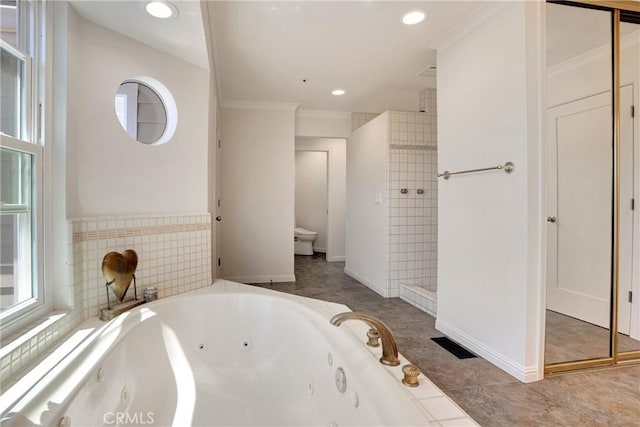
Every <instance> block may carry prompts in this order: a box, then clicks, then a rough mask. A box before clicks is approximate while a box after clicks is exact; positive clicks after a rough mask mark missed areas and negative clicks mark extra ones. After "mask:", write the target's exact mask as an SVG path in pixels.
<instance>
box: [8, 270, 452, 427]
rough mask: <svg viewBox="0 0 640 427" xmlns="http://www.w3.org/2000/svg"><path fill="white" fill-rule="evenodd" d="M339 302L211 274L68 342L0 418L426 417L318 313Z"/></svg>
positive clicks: (356, 327) (299, 422)
mask: <svg viewBox="0 0 640 427" xmlns="http://www.w3.org/2000/svg"><path fill="white" fill-rule="evenodd" d="M347 310H348V309H347V307H346V306H343V305H340V304H333V303H327V302H323V301H318V300H311V299H308V298H301V297H296V296H292V295H287V294H282V293H278V292H273V291H269V290H265V289H261V288H256V287H252V286H246V285H240V284H236V283H233V282H228V281H223V280H220V281H217V282H216V283H215V284H214V285H213V286H211V287H208V288H205V289H201V290H198V291H194V292H190V293H187V294H183V295H180V296H176V297H171V298H166V299H161V300H158V301H156V302H154V303H151V304H145V305H143V306H141V307H140V308H138V309H135V310H133V311H131V312H129V313H126V314H124V315H121V316H119V317H118V318H116V319H114V320H113V321H112V322H110V323H108V324H107V325H105V326H104V327H103V328H101V329H100V330H98V331H97V332H96V333H94V334H93V335H92V337H90V338H89V339H88V340H87V341H86V342H85V343H83V344H82V345H81V346H79V347H78V348H77V349H76V350H74V351H73V352H72V353H71V354H70V355H69V356H68V357H67V358H65V359H64V360H63V362H62V363H60V364H59V365H58V366H56V368H54V369H53V370H52V371H51V372H49V374H47V375H46V376H45V377H44V378H43V379H42V380H41V381H40V382H39V383H38V384H37V385H36V387H34V388H33V389H32V390H31V391H30V392H29V393H28V394H26V395H25V396H23V398H22V399H21V400H20V401H19V402H18V403H17V404H16V405H15V406H14V407H13V408H12V410H11V411H10V414H4V416H5V417H6V418H5V420H4V421H3V425H56V426H57V425H59V423H60V420H61V419H62V418H63V417H67V418H66V422H68V423H69V424H68V425H70V426H97V425H155V426H165V425H173V426H188V425H203V426H204V425H252V426H267V425H270V426H284V425H296V426H307V425H318V426H334V425H337V426H344V425H367V426H373V425H380V426H391V425H405V426H418V425H428V423H429V419H430V418H431V419H432V417H429V416H428V413H427V412H426V411H424V409H423V408H421V406H420V403H419V402H418V400H416V399H415V398H412V397H411V393H410V392H409V391H408V390H407V388H406V387H405V386H403V385H402V384H401V383H400V379H401V372H400V368H401V367H396V368H388V367H385V366H383V365H381V364H380V363H379V361H378V357H379V355H378V357H376V355H374V354H372V351H374V352H376V354H377V353H379V352H380V350H379V349H374V350H370V349H368V348H367V347H366V346H365V345H364V341H365V332H366V330H367V327H366V326H365V325H363V324H362V325H361V324H359V322H357V321H351V322H346V323H345V324H343V325H342V326H340V327H335V326H332V325H331V324H329V319H330V318H331V317H332V316H333V315H334V314H336V313H339V312H342V311H347ZM401 360H402V361H403V362H404V361H405V360H404V359H401ZM338 368H342V369H343V370H344V373H345V374H346V384H347V387H346V391H345V392H340V391H339V390H338V389H337V387H336V381H335V375H336V370H337V369H338ZM418 389H420V387H418V388H417V389H416V390H418ZM463 415H464V414H463Z"/></svg>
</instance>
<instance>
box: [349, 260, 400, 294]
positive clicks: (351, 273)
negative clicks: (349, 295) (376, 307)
mask: <svg viewBox="0 0 640 427" xmlns="http://www.w3.org/2000/svg"><path fill="white" fill-rule="evenodd" d="M344 273H345V274H346V275H347V276H351V277H353V278H354V279H356V280H357V281H358V282H360V283H362V284H363V285H365V286H366V287H367V288H369V289H371V290H372V291H375V292H376V293H378V294H380V295H381V296H383V297H385V298H389V294H388V291H387V289H386V288H384V289H381V288H379V287H377V286H376V285H374V284H373V283H371V282H370V281H368V280H367V279H365V278H364V277H362V276H360V275H359V274H358V273H356V272H355V271H352V270H349V269H348V268H347V267H345V268H344Z"/></svg>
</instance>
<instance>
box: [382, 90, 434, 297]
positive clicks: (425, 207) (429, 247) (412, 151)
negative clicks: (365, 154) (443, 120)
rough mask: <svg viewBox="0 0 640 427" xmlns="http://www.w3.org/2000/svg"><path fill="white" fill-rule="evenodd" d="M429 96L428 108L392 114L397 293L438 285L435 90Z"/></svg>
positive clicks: (392, 278)
mask: <svg viewBox="0 0 640 427" xmlns="http://www.w3.org/2000/svg"><path fill="white" fill-rule="evenodd" d="M428 99H433V105H429V107H430V108H429V111H428V112H426V113H413V112H395V111H394V112H391V115H390V116H391V126H390V133H391V135H390V139H389V141H390V146H389V167H388V169H387V170H388V176H387V184H388V195H389V215H388V227H387V230H388V231H387V234H388V248H387V255H388V263H389V264H388V272H389V291H390V294H391V295H393V296H401V295H402V292H401V288H403V287H411V288H416V287H417V288H423V289H426V290H429V291H432V292H435V291H436V289H437V200H438V194H437V182H436V174H437V136H436V114H435V94H434V96H433V97H429V98H428ZM403 188H406V189H407V193H406V194H403V193H402V192H401V190H402V189H403ZM419 189H422V190H423V193H422V194H418V190H419Z"/></svg>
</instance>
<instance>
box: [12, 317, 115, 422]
mask: <svg viewBox="0 0 640 427" xmlns="http://www.w3.org/2000/svg"><path fill="white" fill-rule="evenodd" d="M71 317H72V312H71V311H64V312H54V313H51V314H50V315H49V316H47V318H46V319H44V320H42V321H40V322H38V324H37V325H31V327H29V328H26V329H27V330H26V331H25V332H23V333H21V334H19V336H16V337H15V339H14V340H13V341H11V342H10V343H8V344H6V345H4V346H3V347H2V348H1V349H0V355H1V358H0V363H2V379H1V383H2V390H1V391H0V393H1V394H0V414H4V413H5V412H6V411H7V410H8V409H10V408H11V407H12V406H13V405H14V404H15V403H16V402H17V401H18V400H19V399H20V398H21V397H22V396H24V395H25V394H26V393H27V392H28V391H29V390H30V389H31V388H33V387H34V386H35V384H36V383H37V382H38V381H40V379H42V378H43V377H44V376H45V375H46V374H47V373H48V372H49V371H50V370H51V369H53V368H54V367H55V366H56V365H57V364H58V363H60V361H62V360H63V359H64V358H65V357H66V356H67V355H68V354H69V353H71V352H72V351H73V349H75V348H76V347H77V346H78V345H79V344H80V343H81V342H83V341H84V340H85V339H86V338H87V337H88V336H89V335H91V333H92V332H93V331H95V330H96V329H98V328H99V327H100V326H102V325H104V322H99V321H97V320H95V319H89V320H87V321H85V322H83V323H82V324H81V325H80V326H81V327H79V328H78V327H77V325H75V324H74V325H70V324H69V323H67V322H70V321H71ZM67 328H71V329H72V330H71V331H69V330H67ZM68 332H71V333H70V334H68ZM67 334H68V335H67ZM42 335H45V338H44V339H42ZM65 335H67V336H65ZM54 336H56V339H55V340H54ZM62 337H64V339H61V338H62ZM34 343H35V344H36V345H35V347H34V345H33V344H34ZM41 344H42V345H41ZM14 357H19V358H20V359H23V360H18V362H19V365H18V368H17V370H14V369H12V368H13V366H14V363H15V362H14V359H13V358H14ZM5 359H6V362H5ZM20 362H22V363H20ZM7 367H8V368H10V369H9V370H8V373H7V372H6V371H5V370H6V369H7Z"/></svg>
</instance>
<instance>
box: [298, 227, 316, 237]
mask: <svg viewBox="0 0 640 427" xmlns="http://www.w3.org/2000/svg"><path fill="white" fill-rule="evenodd" d="M293 232H294V234H299V235H301V236H312V235H314V234H318V233H316V232H315V231H309V230H305V229H304V228H294V229H293Z"/></svg>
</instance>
